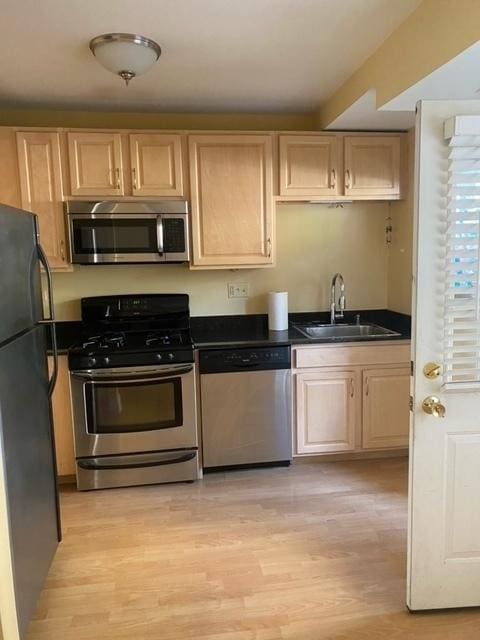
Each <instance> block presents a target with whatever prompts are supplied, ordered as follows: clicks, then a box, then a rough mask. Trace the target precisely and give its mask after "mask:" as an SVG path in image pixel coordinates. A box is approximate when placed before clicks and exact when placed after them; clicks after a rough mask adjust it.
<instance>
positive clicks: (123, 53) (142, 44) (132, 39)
mask: <svg viewBox="0 0 480 640" xmlns="http://www.w3.org/2000/svg"><path fill="white" fill-rule="evenodd" d="M90 50H91V52H92V53H93V55H94V56H95V58H96V59H97V60H98V61H99V62H100V64H101V65H102V66H104V67H105V69H108V71H111V72H112V73H115V74H116V75H118V76H120V77H121V78H123V80H125V84H127V85H128V83H129V82H130V80H131V79H132V78H135V77H136V76H139V75H140V74H142V73H145V71H148V69H149V68H150V67H151V66H152V65H153V64H154V63H155V62H156V61H157V60H158V59H159V57H160V54H161V53H162V50H161V48H160V45H158V44H157V43H156V42H155V41H154V40H150V38H146V37H145V36H138V35H136V34H134V33H104V34H103V35H101V36H97V37H96V38H93V40H90Z"/></svg>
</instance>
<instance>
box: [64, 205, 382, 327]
mask: <svg viewBox="0 0 480 640" xmlns="http://www.w3.org/2000/svg"><path fill="white" fill-rule="evenodd" d="M388 215H389V204H388V203H384V202H376V203H358V202H357V203H355V204H350V205H345V206H344V208H343V209H341V208H330V207H329V206H327V205H319V204H303V203H302V204H299V203H288V204H281V205H278V207H277V265H276V267H274V268H271V269H270V268H269V269H248V270H237V271H232V270H214V271H189V269H188V268H187V267H186V266H184V265H146V266H143V267H142V266H127V265H115V266H93V267H88V266H81V267H76V268H75V271H74V272H73V273H57V274H55V275H54V288H55V303H56V312H57V317H58V319H59V320H70V319H77V318H79V313H80V307H79V299H80V298H81V297H83V296H93V295H104V294H113V293H140V292H148V293H150V292H152V293H156V292H159V293H160V292H178V293H183V292H185V293H188V294H189V295H190V297H191V299H190V305H191V313H192V315H217V314H237V313H264V312H266V294H267V292H268V291H271V290H287V291H288V292H289V307H290V310H291V311H317V310H327V309H328V307H329V295H330V281H331V278H332V275H333V274H334V273H335V272H336V271H340V272H342V274H343V275H344V277H345V281H346V296H347V307H348V308H350V309H353V308H357V309H362V308H364V309H367V308H385V307H386V306H387V302H388V292H387V280H388V273H387V272H388V250H387V247H386V244H385V219H386V217H387V216H388ZM229 282H247V283H248V284H249V286H250V297H249V298H248V299H247V300H231V299H228V297H227V284H228V283H229Z"/></svg>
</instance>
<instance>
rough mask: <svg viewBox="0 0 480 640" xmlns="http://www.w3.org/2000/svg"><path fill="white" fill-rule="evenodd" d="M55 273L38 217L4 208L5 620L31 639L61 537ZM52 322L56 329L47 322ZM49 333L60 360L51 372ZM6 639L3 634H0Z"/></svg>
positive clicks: (1, 580) (1, 597)
mask: <svg viewBox="0 0 480 640" xmlns="http://www.w3.org/2000/svg"><path fill="white" fill-rule="evenodd" d="M41 264H43V266H44V268H45V270H46V275H45V280H46V285H47V287H46V288H47V289H48V300H49V306H50V313H52V312H53V300H52V289H51V275H50V270H49V268H48V264H47V261H46V258H45V256H44V254H43V251H42V250H41V248H40V246H39V243H38V234H37V222H36V216H34V215H32V214H31V213H26V212H24V211H19V210H18V209H12V208H10V207H6V206H3V205H0V622H1V628H2V631H3V640H21V639H23V638H25V637H26V634H27V628H28V623H29V620H30V618H31V616H32V614H33V613H34V611H35V607H36V603H37V599H38V596H39V593H40V591H41V589H42V585H43V583H44V580H45V577H46V575H47V573H48V570H49V568H50V565H51V562H52V559H53V556H54V555H55V551H56V549H57V546H58V542H59V540H60V516H59V506H58V492H57V484H56V464H55V448H54V439H53V429H52V418H51V402H50V398H51V394H52V391H53V388H54V386H55V381H56V372H57V364H56V361H57V358H56V340H55V333H54V325H53V316H52V315H51V316H50V317H47V318H44V314H43V304H42V291H41V284H42V282H41V275H40V265H41ZM49 325H50V326H49ZM47 331H51V332H52V337H53V339H52V343H53V350H54V355H55V357H54V361H55V365H54V367H53V371H52V375H51V377H49V372H48V367H47V355H46V335H47ZM0 636H1V634H0Z"/></svg>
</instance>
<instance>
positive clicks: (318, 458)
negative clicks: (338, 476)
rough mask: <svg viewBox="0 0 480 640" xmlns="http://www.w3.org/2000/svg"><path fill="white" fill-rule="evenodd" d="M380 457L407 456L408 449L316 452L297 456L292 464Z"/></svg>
mask: <svg viewBox="0 0 480 640" xmlns="http://www.w3.org/2000/svg"><path fill="white" fill-rule="evenodd" d="M382 458H408V449H395V450H394V451H393V450H392V449H388V450H383V451H350V452H348V453H318V454H317V455H312V456H308V455H307V456H297V457H294V458H293V461H292V464H302V463H303V462H335V461H337V460H338V461H341V460H376V459H382Z"/></svg>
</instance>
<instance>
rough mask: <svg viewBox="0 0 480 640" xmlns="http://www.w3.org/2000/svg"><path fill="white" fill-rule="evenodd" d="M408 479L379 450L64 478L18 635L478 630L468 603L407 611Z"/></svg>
mask: <svg viewBox="0 0 480 640" xmlns="http://www.w3.org/2000/svg"><path fill="white" fill-rule="evenodd" d="M406 487H407V463H406V460H405V459H390V460H381V461H374V460H368V461H355V462H330V463H308V464H296V465H295V466H293V467H291V468H290V469H261V470H255V471H240V472H234V473H231V472H230V473H228V474H224V473H220V474H215V475H209V476H207V477H206V479H205V480H204V481H203V482H200V483H197V484H194V485H186V484H183V485H170V486H167V485H164V486H155V487H145V488H132V489H121V490H111V491H98V492H90V493H77V492H76V491H75V490H73V489H72V488H66V489H63V491H62V507H63V525H64V541H63V543H62V545H61V547H60V549H59V552H58V554H57V557H56V560H55V562H54V565H53V567H52V571H51V574H50V577H49V579H48V581H47V584H46V588H45V589H44V592H43V594H42V596H41V599H40V603H39V607H38V611H37V615H36V618H35V620H34V621H33V622H32V624H31V629H30V634H29V636H28V640H47V639H48V640H74V639H75V640H114V639H120V638H121V639H123V640H127V639H133V640H147V639H148V640H153V639H155V640H183V639H187V638H188V639H198V640H279V639H289V640H324V639H329V640H350V639H351V640H362V639H365V640H366V639H368V640H390V639H392V640H397V639H398V640H400V639H401V640H405V639H407V640H409V639H415V640H420V639H421V640H424V639H428V640H433V639H442V640H452V639H457V638H465V639H476V638H480V613H479V612H478V611H453V612H440V613H422V614H409V613H408V612H407V611H406V609H405V606H404V602H405V547H406Z"/></svg>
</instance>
